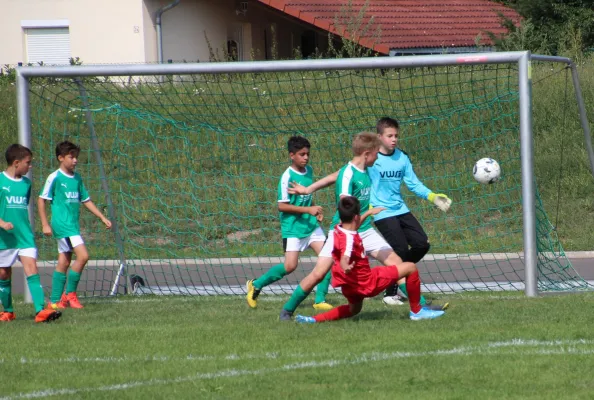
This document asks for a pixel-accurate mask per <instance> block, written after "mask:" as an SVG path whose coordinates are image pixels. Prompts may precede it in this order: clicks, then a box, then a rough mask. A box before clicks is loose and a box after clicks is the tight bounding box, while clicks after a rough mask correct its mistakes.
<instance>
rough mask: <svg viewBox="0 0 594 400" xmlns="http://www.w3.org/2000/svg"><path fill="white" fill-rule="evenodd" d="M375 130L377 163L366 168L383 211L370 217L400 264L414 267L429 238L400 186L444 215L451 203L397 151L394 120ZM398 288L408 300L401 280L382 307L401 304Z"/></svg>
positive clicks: (384, 120)
mask: <svg viewBox="0 0 594 400" xmlns="http://www.w3.org/2000/svg"><path fill="white" fill-rule="evenodd" d="M376 130H377V135H378V137H379V139H380V142H381V144H380V150H379V153H378V157H377V161H376V162H375V163H374V164H373V166H372V167H369V168H368V171H369V177H370V178H371V186H372V190H371V204H372V206H373V207H383V208H385V209H386V210H384V211H382V212H381V213H379V214H377V215H375V216H374V222H375V226H376V227H377V229H378V230H379V231H380V233H381V234H382V236H383V237H384V239H386V241H387V242H388V244H389V245H390V246H391V247H392V249H393V250H394V252H395V253H396V254H398V256H400V258H401V259H402V261H403V262H412V263H415V264H416V263H418V262H419V261H421V260H422V259H423V257H424V256H425V254H427V252H428V251H429V248H430V245H429V239H428V238H427V234H426V233H425V231H424V230H423V228H422V227H421V224H419V221H418V220H417V219H416V218H415V216H414V215H413V214H412V213H411V212H410V210H409V209H408V207H407V206H406V203H405V202H404V199H403V198H402V195H401V193H400V188H401V186H402V183H403V182H404V184H405V185H406V187H407V188H408V189H409V190H410V191H411V192H413V193H414V194H415V195H417V196H419V197H421V198H423V199H426V200H429V201H430V202H432V203H433V204H435V205H436V206H437V207H438V208H439V209H440V210H442V211H444V212H446V211H448V209H449V208H450V205H451V204H452V201H451V200H450V199H449V198H448V197H447V196H446V195H445V194H436V193H433V192H432V191H431V190H429V189H428V188H427V187H426V186H425V185H424V184H423V183H422V182H421V181H420V180H419V178H417V176H416V175H415V172H414V170H413V166H412V163H411V161H410V158H409V156H408V154H406V153H405V152H404V151H402V150H400V149H399V148H398V139H399V135H400V129H399V125H398V121H396V120H394V119H392V118H388V117H384V118H381V119H380V120H379V121H378V122H377V125H376ZM398 288H400V291H401V292H402V294H403V295H404V296H405V297H408V294H407V292H406V284H405V281H404V279H402V280H400V281H398V286H396V285H392V286H390V287H388V288H387V290H386V292H385V294H384V303H385V304H388V305H399V304H402V302H401V301H400V298H399V296H398V295H397V291H398ZM445 307H447V305H446V306H445Z"/></svg>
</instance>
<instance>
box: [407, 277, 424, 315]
mask: <svg viewBox="0 0 594 400" xmlns="http://www.w3.org/2000/svg"><path fill="white" fill-rule="evenodd" d="M406 291H407V292H408V303H409V305H410V310H411V311H412V312H414V313H415V314H416V313H418V312H419V311H421V279H420V278H419V271H415V272H413V273H412V274H410V275H409V276H407V277H406Z"/></svg>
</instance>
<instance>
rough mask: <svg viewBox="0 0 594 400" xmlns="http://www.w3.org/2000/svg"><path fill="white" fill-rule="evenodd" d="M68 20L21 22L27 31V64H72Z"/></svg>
mask: <svg viewBox="0 0 594 400" xmlns="http://www.w3.org/2000/svg"><path fill="white" fill-rule="evenodd" d="M68 25H69V22H68V20H56V21H21V27H22V28H23V29H24V31H25V36H26V46H27V62H28V63H32V64H37V63H40V62H43V63H44V64H50V65H51V64H69V63H70V57H71V54H70V30H69V28H68Z"/></svg>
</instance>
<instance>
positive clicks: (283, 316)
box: [278, 308, 293, 321]
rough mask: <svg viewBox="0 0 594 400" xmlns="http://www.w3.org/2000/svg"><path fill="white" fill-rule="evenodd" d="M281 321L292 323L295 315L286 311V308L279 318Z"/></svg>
mask: <svg viewBox="0 0 594 400" xmlns="http://www.w3.org/2000/svg"><path fill="white" fill-rule="evenodd" d="M278 318H279V319H280V320H281V321H291V320H292V319H293V313H292V312H289V311H287V310H285V309H284V308H283V309H282V310H281V312H280V315H279V317H278Z"/></svg>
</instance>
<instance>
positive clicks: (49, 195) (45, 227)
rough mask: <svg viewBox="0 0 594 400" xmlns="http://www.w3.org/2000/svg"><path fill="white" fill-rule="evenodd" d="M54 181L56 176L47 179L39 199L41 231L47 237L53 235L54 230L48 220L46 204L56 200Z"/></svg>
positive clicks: (38, 210)
mask: <svg viewBox="0 0 594 400" xmlns="http://www.w3.org/2000/svg"><path fill="white" fill-rule="evenodd" d="M54 180H55V174H52V175H50V176H48V177H47V180H46V181H45V184H44V185H43V189H41V193H39V197H38V198H37V212H38V213H39V220H40V221H41V230H42V232H43V234H44V235H45V236H51V235H52V228H51V227H50V224H49V222H48V220H47V213H46V210H45V203H46V202H48V201H52V199H53V198H54Z"/></svg>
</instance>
